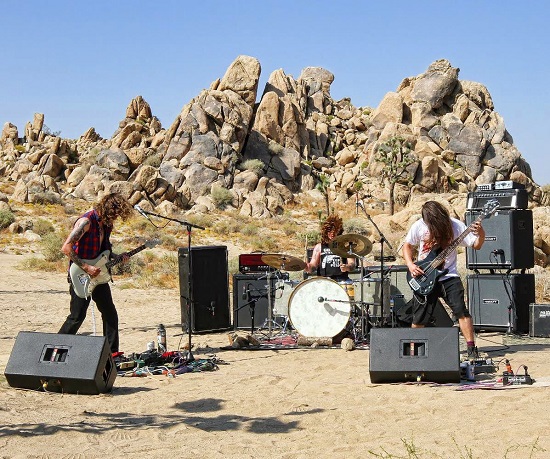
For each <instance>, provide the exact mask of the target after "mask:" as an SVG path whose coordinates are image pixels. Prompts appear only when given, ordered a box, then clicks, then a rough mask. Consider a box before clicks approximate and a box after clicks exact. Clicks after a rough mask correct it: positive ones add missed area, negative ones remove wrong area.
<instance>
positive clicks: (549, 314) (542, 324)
mask: <svg viewBox="0 0 550 459" xmlns="http://www.w3.org/2000/svg"><path fill="white" fill-rule="evenodd" d="M529 336H539V337H542V338H550V304H534V303H531V304H530V305H529Z"/></svg>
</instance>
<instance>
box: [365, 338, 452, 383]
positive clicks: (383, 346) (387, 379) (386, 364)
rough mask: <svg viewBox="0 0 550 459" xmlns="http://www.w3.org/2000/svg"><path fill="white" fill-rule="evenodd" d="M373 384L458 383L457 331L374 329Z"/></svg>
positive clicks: (371, 360)
mask: <svg viewBox="0 0 550 459" xmlns="http://www.w3.org/2000/svg"><path fill="white" fill-rule="evenodd" d="M369 371H370V380H371V382H372V383H391V382H406V381H430V382H436V383H452V382H460V361H459V343H458V328H457V327H452V328H435V327H426V328H373V329H371V332H370V354H369Z"/></svg>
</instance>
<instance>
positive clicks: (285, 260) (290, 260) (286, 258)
mask: <svg viewBox="0 0 550 459" xmlns="http://www.w3.org/2000/svg"><path fill="white" fill-rule="evenodd" d="M262 261H263V262H264V263H265V264H266V265H268V266H271V267H272V268H277V269H282V270H283V271H302V270H303V269H305V268H306V263H305V261H302V260H300V259H299V258H296V257H293V256H292V255H285V254H282V253H273V254H267V255H262Z"/></svg>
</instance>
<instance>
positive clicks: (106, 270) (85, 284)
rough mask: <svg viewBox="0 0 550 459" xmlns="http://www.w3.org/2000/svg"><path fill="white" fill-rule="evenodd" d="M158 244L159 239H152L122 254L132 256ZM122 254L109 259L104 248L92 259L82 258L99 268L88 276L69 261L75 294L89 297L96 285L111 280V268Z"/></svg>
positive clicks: (107, 252)
mask: <svg viewBox="0 0 550 459" xmlns="http://www.w3.org/2000/svg"><path fill="white" fill-rule="evenodd" d="M158 244H160V240H158V239H152V240H150V241H147V242H145V244H143V245H140V246H139V247H136V248H135V249H134V250H131V251H130V252H126V253H125V254H123V255H128V256H129V257H132V256H134V255H135V254H136V253H139V252H141V251H142V250H145V249H150V248H153V247H155V246H156V245H158ZM123 255H118V256H116V257H114V258H112V259H110V256H111V251H110V250H105V251H103V252H101V253H100V254H99V256H98V257H96V258H94V259H93V260H82V261H83V262H84V263H86V264H89V265H92V266H97V267H98V268H100V269H101V272H100V273H99V274H98V275H97V276H96V277H90V275H89V274H88V273H87V272H86V271H84V270H83V269H82V268H81V267H80V266H78V265H76V264H75V263H71V267H70V268H69V277H70V279H71V284H72V285H73V289H74V292H75V293H76V295H77V296H78V297H80V298H89V297H90V295H91V294H92V291H93V290H94V288H95V287H96V286H98V285H100V284H106V283H107V282H109V281H110V280H111V268H112V267H113V266H115V265H117V264H119V263H120V262H121V261H122V259H123Z"/></svg>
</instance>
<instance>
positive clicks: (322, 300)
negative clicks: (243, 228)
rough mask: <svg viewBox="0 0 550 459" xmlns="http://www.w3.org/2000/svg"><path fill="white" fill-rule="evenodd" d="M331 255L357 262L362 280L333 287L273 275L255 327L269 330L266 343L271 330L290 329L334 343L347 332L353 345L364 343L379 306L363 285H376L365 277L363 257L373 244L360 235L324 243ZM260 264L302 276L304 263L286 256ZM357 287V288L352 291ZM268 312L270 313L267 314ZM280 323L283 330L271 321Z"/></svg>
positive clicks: (317, 281) (323, 281)
mask: <svg viewBox="0 0 550 459" xmlns="http://www.w3.org/2000/svg"><path fill="white" fill-rule="evenodd" d="M329 248H330V249H331V251H332V252H333V253H334V254H335V255H338V256H340V257H342V258H355V259H357V260H360V268H361V275H360V278H359V279H358V280H352V279H348V280H346V281H344V282H336V281H335V280H332V279H330V278H327V277H319V276H314V277H309V278H308V279H305V280H303V281H293V280H288V279H283V280H281V277H282V276H280V275H276V274H273V273H268V274H267V275H268V276H271V275H273V276H276V277H277V282H276V283H275V288H274V292H271V291H270V290H271V289H270V288H269V286H271V285H272V284H271V281H269V282H268V295H269V297H268V301H269V303H268V304H270V305H273V311H271V309H272V308H271V307H268V318H267V320H266V322H267V323H265V324H264V326H262V327H260V328H264V329H265V328H266V325H267V326H268V329H269V337H270V338H271V332H272V326H275V327H277V328H279V329H280V332H281V333H282V334H284V333H286V332H287V327H288V325H289V324H290V325H291V327H292V329H293V330H295V331H296V332H297V333H298V334H299V335H301V336H304V337H307V338H313V339H316V338H334V337H336V336H338V335H340V334H341V333H342V332H344V331H346V330H347V331H349V332H350V334H351V335H352V336H353V337H354V339H355V341H356V342H361V341H366V340H367V334H368V331H369V327H371V326H376V324H375V323H374V322H373V321H372V320H371V319H372V317H370V315H371V312H370V311H371V309H372V308H374V307H376V306H380V305H381V303H375V302H374V299H373V298H372V296H371V297H370V298H366V296H368V294H367V293H365V292H366V291H367V290H366V289H365V288H363V284H366V283H369V284H370V283H373V282H380V281H383V278H382V279H373V278H370V276H369V275H365V267H364V266H365V262H364V257H365V256H366V255H368V254H369V253H370V252H371V251H372V242H371V241H370V240H369V239H368V238H367V237H365V236H363V235H360V234H343V235H341V236H337V237H336V238H334V239H333V240H332V241H331V242H330V243H329ZM261 259H262V262H263V263H265V264H266V265H268V266H270V267H272V268H274V269H275V270H277V271H303V270H304V269H305V268H306V263H305V262H304V261H303V260H301V259H299V258H297V257H293V256H291V255H285V254H266V255H263V256H262V257H261ZM357 284H358V287H359V288H356V285H357ZM379 309H380V310H382V308H381V307H380V308H379ZM271 312H272V314H271ZM278 318H282V325H281V324H280V323H279V322H278V321H277V320H274V319H278Z"/></svg>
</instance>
